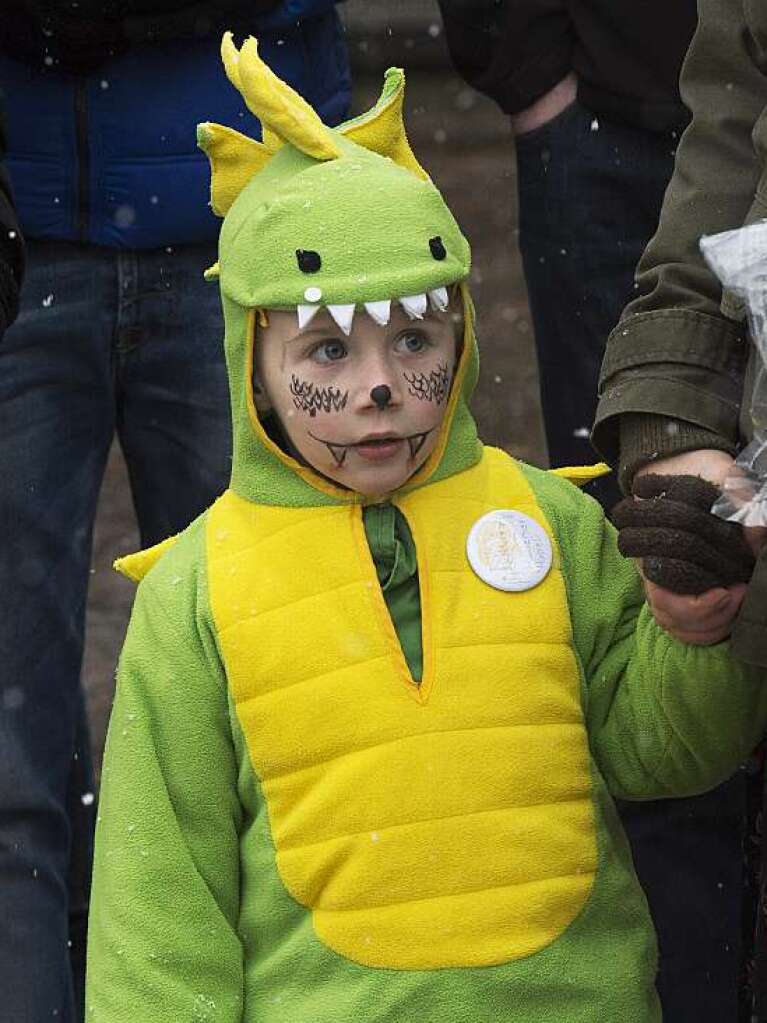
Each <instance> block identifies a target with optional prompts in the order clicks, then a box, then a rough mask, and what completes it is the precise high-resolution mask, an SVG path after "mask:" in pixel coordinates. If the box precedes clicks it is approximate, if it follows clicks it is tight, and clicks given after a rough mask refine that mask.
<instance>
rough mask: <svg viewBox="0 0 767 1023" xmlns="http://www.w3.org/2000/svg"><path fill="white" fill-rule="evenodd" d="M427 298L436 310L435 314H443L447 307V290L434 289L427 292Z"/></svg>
mask: <svg viewBox="0 0 767 1023" xmlns="http://www.w3.org/2000/svg"><path fill="white" fill-rule="evenodd" d="M429 298H430V299H431V304H432V305H433V306H434V308H435V309H436V310H437V312H440V313H444V311H445V310H446V309H447V306H448V301H449V300H448V296H447V288H434V290H433V291H430V292H429Z"/></svg>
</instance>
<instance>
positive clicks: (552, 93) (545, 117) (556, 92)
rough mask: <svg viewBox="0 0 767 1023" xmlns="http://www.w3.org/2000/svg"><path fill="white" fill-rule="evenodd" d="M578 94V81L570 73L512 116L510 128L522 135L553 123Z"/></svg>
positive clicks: (572, 73) (573, 74)
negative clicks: (550, 122) (549, 122)
mask: <svg viewBox="0 0 767 1023" xmlns="http://www.w3.org/2000/svg"><path fill="white" fill-rule="evenodd" d="M577 92H578V79H577V78H576V77H575V73H574V72H572V71H571V72H570V74H568V75H567V76H566V77H565V78H563V79H562V80H561V81H560V82H557V84H556V85H555V86H554V88H553V89H549V91H548V92H547V93H544V95H543V96H541V97H540V98H539V99H537V100H536V101H535V103H532V104H531V105H530V106H529V107H526V108H525V109H524V110H521V111H520V112H519V113H518V114H512V116H511V127H512V131H513V132H514V134H515V135H523V134H524V133H525V132H528V131H533V129H535V128H540V127H542V126H543V125H544V124H546V123H547V122H548V121H553V120H554V118H555V117H557V115H558V114H561V113H562V111H563V110H565V109H566V108H567V107H569V106H570V104H571V103H574V102H575V96H576V93H577Z"/></svg>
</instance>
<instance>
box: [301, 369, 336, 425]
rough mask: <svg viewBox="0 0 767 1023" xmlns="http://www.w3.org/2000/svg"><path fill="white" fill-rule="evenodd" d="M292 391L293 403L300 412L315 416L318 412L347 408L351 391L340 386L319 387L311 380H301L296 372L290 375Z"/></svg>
mask: <svg viewBox="0 0 767 1023" xmlns="http://www.w3.org/2000/svg"><path fill="white" fill-rule="evenodd" d="M290 393H291V395H292V397H293V404H294V405H295V407H296V408H297V409H298V411H299V412H308V413H309V415H310V416H312V417H314V416H316V415H317V413H318V412H340V411H341V410H342V409H344V408H346V403H347V401H348V400H349V392H348V391H343V393H342V392H341V389H340V388H338V387H318V386H317V385H316V384H313V383H311V382H310V381H309V380H299V379H298V377H297V376H296V375H295V373H292V374H291V377H290Z"/></svg>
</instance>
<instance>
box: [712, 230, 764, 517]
mask: <svg viewBox="0 0 767 1023" xmlns="http://www.w3.org/2000/svg"><path fill="white" fill-rule="evenodd" d="M700 248H701V252H702V253H703V258H704V259H705V260H706V262H707V263H708V265H709V266H710V267H711V269H712V270H713V271H714V273H715V274H716V275H717V277H718V278H719V280H720V281H721V282H722V284H723V286H724V287H725V288H727V289H728V291H730V292H732V293H733V294H734V295H735V296H736V297H737V298H739V299H740V300H741V301H742V302H743V304H744V306H745V309H746V317H747V321H748V326H749V331H750V334H751V339H752V342H753V345H754V348H755V356H754V358H755V366H754V386H753V390H752V393H751V407H750V414H751V421H752V423H753V439H752V441H751V442H750V444H748V446H747V447H745V448H744V449H743V451H741V452H740V454H739V455H738V457H737V458H736V460H735V464H736V466H737V471H736V472H735V473H733V474H732V475H731V476H729V477H728V478H727V480H725V482H724V485H723V487H722V496H721V497H720V498H719V500H718V501H717V502H716V503H715V504H714V506H713V508H712V509H711V510H712V512H713V513H714V514H715V515H718V516H719V517H720V518H723V519H729V520H730V521H732V522H739V523H740V524H741V525H743V526H767V220H761V221H759V222H758V223H756V224H749V226H748V227H741V228H738V229H737V230H735V231H722V232H721V234H712V235H707V236H706V235H704V237H703V238H701V241H700Z"/></svg>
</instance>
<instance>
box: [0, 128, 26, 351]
mask: <svg viewBox="0 0 767 1023" xmlns="http://www.w3.org/2000/svg"><path fill="white" fill-rule="evenodd" d="M3 156H5V121H4V117H3V113H2V110H0V161H2V158H3ZM23 272H24V247H23V244H22V240H21V232H20V230H19V222H18V220H17V219H16V212H15V210H14V207H13V198H12V196H11V183H10V180H9V178H8V172H7V171H6V169H5V167H4V166H3V165H2V162H0V336H2V334H3V333H4V331H5V328H6V327H8V326H10V325H11V323H13V321H14V320H15V319H16V314H17V313H18V311H19V289H20V288H21V279H22V275H23Z"/></svg>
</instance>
